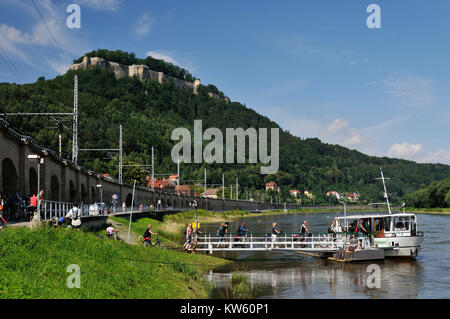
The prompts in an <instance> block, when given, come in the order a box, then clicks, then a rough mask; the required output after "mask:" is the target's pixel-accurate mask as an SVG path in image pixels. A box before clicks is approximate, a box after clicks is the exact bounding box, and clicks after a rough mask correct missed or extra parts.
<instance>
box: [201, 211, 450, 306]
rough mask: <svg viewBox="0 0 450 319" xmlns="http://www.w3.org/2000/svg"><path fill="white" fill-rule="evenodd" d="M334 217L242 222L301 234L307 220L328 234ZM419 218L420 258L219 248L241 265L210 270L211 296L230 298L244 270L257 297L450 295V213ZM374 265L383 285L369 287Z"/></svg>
mask: <svg viewBox="0 0 450 319" xmlns="http://www.w3.org/2000/svg"><path fill="white" fill-rule="evenodd" d="M349 215H351V214H349ZM334 217H336V213H333V214H330V213H308V214H305V213H301V214H292V213H290V214H284V215H274V216H257V217H247V218H244V219H242V220H241V221H243V220H245V221H246V222H247V228H248V229H249V231H250V232H258V233H260V232H264V233H268V234H270V233H271V228H272V222H277V223H278V227H279V228H281V230H282V231H283V232H286V233H290V232H298V229H299V228H300V226H301V224H302V222H303V220H307V221H308V225H309V227H308V228H309V230H310V231H311V232H325V231H326V229H327V227H328V226H329V224H330V222H331V220H332V219H333V218H334ZM417 220H418V230H421V231H424V233H425V238H424V244H423V247H422V250H421V251H420V253H419V256H418V258H417V260H415V261H406V260H403V261H401V260H393V259H388V260H384V261H376V262H374V261H372V262H360V263H339V262H333V261H328V260H324V259H320V258H315V257H309V256H304V255H300V254H297V253H295V252H227V253H225V252H214V256H218V257H224V258H229V259H233V260H235V261H236V262H237V265H236V264H235V265H233V266H230V267H228V268H222V269H216V270H214V271H211V272H209V273H207V274H205V277H206V278H207V280H209V281H211V282H213V283H215V288H213V289H212V290H211V297H212V298H227V297H228V296H230V279H231V276H232V273H233V271H236V269H239V270H242V271H244V272H245V273H246V275H247V277H248V279H249V283H250V285H251V286H252V288H253V291H254V295H255V298H395V299H398V298H450V216H445V215H424V214H418V215H417ZM241 221H236V222H230V230H231V231H232V232H235V231H236V229H237V227H238V225H239V223H240V222H241ZM217 228H218V225H217V224H214V225H206V224H203V225H202V231H203V232H212V233H215V232H216V231H217ZM370 264H377V265H379V266H380V269H381V287H380V288H368V287H367V279H368V278H367V277H368V276H369V275H370V273H369V272H367V267H368V266H369V265H370ZM237 267H238V268H237Z"/></svg>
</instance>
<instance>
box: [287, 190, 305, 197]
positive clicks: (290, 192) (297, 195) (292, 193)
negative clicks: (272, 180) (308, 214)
mask: <svg viewBox="0 0 450 319" xmlns="http://www.w3.org/2000/svg"><path fill="white" fill-rule="evenodd" d="M289 194H291V196H294V197H300V195H301V194H302V192H301V191H299V190H297V189H291V190H290V191H289Z"/></svg>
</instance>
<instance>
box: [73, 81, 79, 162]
mask: <svg viewBox="0 0 450 319" xmlns="http://www.w3.org/2000/svg"><path fill="white" fill-rule="evenodd" d="M72 162H74V163H75V164H77V162H78V75H76V74H75V77H74V88H73V138H72Z"/></svg>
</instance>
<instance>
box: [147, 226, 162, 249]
mask: <svg viewBox="0 0 450 319" xmlns="http://www.w3.org/2000/svg"><path fill="white" fill-rule="evenodd" d="M152 235H159V234H158V233H154V232H152V225H150V224H148V228H147V229H146V230H145V233H144V247H147V246H148V245H150V246H151V245H152Z"/></svg>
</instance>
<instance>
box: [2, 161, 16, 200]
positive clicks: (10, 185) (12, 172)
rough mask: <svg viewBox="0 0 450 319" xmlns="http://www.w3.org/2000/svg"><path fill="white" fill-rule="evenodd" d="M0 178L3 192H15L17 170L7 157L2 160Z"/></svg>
mask: <svg viewBox="0 0 450 319" xmlns="http://www.w3.org/2000/svg"><path fill="white" fill-rule="evenodd" d="M2 179H3V181H2V186H3V193H5V194H14V193H15V192H17V170H16V167H15V166H14V163H13V161H11V160H10V159H9V158H5V159H4V160H3V161H2Z"/></svg>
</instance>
